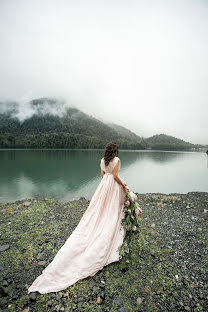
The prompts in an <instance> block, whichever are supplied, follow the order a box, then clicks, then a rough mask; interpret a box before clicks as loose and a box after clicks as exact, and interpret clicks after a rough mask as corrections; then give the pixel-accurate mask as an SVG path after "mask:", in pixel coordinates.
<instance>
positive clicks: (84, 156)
mask: <svg viewBox="0 0 208 312" xmlns="http://www.w3.org/2000/svg"><path fill="white" fill-rule="evenodd" d="M102 157H103V150H1V151H0V201H1V202H3V201H15V200H17V199H22V198H29V197H55V198H57V199H59V200H62V201H68V200H71V199H73V198H79V197H80V196H85V197H86V198H88V199H90V198H91V197H92V195H93V194H94V192H95V190H96V188H97V187H98V185H99V183H100V181H101V176H100V159H101V158H102ZM119 157H120V159H121V171H120V175H121V177H122V178H123V179H124V180H126V182H127V183H128V185H129V187H130V189H132V190H134V191H138V192H141V193H146V192H161V193H170V192H179V193H186V192H189V191H207V186H208V183H207V173H208V170H207V163H206V162H207V156H206V154H204V153H194V152H193V153H192V152H191V153H190V152H165V151H120V152H119Z"/></svg>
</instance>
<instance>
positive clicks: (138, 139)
mask: <svg viewBox="0 0 208 312" xmlns="http://www.w3.org/2000/svg"><path fill="white" fill-rule="evenodd" d="M107 125H108V126H109V127H111V128H112V129H114V130H115V131H116V132H117V133H118V134H119V135H121V136H123V137H124V138H126V139H128V140H132V141H135V142H141V141H142V139H141V137H140V136H138V135H136V134H135V133H134V132H132V131H130V130H129V129H126V128H125V127H123V126H119V125H116V124H114V123H108V124H107Z"/></svg>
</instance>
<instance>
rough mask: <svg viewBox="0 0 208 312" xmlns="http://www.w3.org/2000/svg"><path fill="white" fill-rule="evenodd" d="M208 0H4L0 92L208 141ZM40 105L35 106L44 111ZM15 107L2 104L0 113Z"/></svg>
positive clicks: (24, 106) (24, 104)
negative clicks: (46, 99) (43, 99)
mask: <svg viewBox="0 0 208 312" xmlns="http://www.w3.org/2000/svg"><path fill="white" fill-rule="evenodd" d="M207 31H208V2H207V1H202V0H175V1H172V0H170V1H168V0H158V1H154V0H151V1H150V0H145V1H136V0H135V1H133V0H129V1H122V0H121V1H116V0H115V1H108V0H106V1H99V0H97V1H79V0H77V1H66V0H60V1H58V0H57V1H55V0H44V1H41V0H34V1H33V0H31V1H26V0H19V1H18V0H13V1H8V0H1V2H0V42H1V49H0V51H1V52H0V69H1V70H0V100H1V101H2V102H4V101H10V100H12V101H15V102H17V103H18V106H17V107H16V113H15V114H16V115H15V116H17V117H18V118H19V119H20V120H21V121H23V120H24V119H26V118H29V117H30V116H32V115H33V114H34V113H36V111H35V110H36V109H38V108H34V107H32V106H31V104H30V101H31V100H32V99H36V98H40V97H53V98H57V99H62V100H59V103H61V105H58V106H57V107H56V106H53V108H52V109H50V107H47V105H46V106H45V109H46V111H43V112H42V113H47V110H48V111H50V112H51V113H52V114H54V115H56V114H58V115H62V114H64V112H65V110H66V108H67V107H68V106H75V107H77V108H78V109H80V110H82V111H83V112H85V113H88V114H90V115H92V116H94V117H96V118H98V119H100V120H101V121H104V122H114V123H117V124H120V125H123V126H124V127H127V128H128V129H130V130H131V131H134V132H135V133H136V134H138V135H140V136H144V137H149V136H151V135H154V134H159V133H165V134H168V135H172V136H175V137H178V138H181V139H183V140H185V141H189V142H190V143H201V144H207V143H208V137H207V133H208V126H207V120H206V119H207V116H208V105H207V100H208V88H207V85H208V60H207V55H208V39H207V37H208V36H207ZM40 109H41V108H40V107H39V110H40ZM3 110H4V111H6V110H9V107H8V103H7V105H5V104H1V111H3Z"/></svg>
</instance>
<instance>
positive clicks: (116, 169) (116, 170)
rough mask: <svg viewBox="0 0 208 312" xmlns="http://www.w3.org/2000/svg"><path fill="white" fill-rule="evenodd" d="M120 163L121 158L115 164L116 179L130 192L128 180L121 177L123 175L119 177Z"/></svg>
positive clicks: (114, 173)
mask: <svg viewBox="0 0 208 312" xmlns="http://www.w3.org/2000/svg"><path fill="white" fill-rule="evenodd" d="M119 163H120V159H119V160H118V162H117V164H116V165H115V167H114V170H113V175H114V179H115V180H116V181H117V182H118V183H120V184H121V185H122V186H123V188H124V189H125V190H126V191H127V192H129V188H128V186H127V184H126V182H125V181H124V180H123V179H121V177H119V175H118V168H119Z"/></svg>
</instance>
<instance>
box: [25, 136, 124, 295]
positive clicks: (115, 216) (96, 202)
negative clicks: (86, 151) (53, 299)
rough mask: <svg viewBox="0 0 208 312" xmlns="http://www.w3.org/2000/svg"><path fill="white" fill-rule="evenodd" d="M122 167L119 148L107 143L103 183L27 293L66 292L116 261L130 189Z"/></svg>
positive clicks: (102, 163) (102, 165) (102, 167)
mask: <svg viewBox="0 0 208 312" xmlns="http://www.w3.org/2000/svg"><path fill="white" fill-rule="evenodd" d="M120 166H121V162H120V159H119V158H118V145H117V144H116V143H115V142H109V143H108V144H106V146H105V153H104V157H103V158H102V159H101V162H100V167H101V175H102V180H101V182H100V184H99V185H98V187H97V189H96V191H95V193H94V195H93V197H92V199H91V201H90V203H89V206H88V208H87V209H86V211H85V213H84V214H83V216H82V218H81V220H80V222H79V224H78V225H77V227H76V228H75V230H74V231H73V232H72V234H71V235H70V236H69V238H68V239H67V240H66V242H65V243H64V245H63V246H62V247H61V249H60V250H59V251H58V253H57V254H56V256H55V257H54V259H53V260H52V262H51V263H50V264H49V265H48V266H47V267H46V268H45V269H44V270H43V271H42V274H41V275H40V276H38V277H37V278H36V279H35V280H34V282H33V284H32V285H31V286H30V287H29V288H28V293H30V292H34V291H38V292H39V293H41V294H46V293H50V292H57V291H60V290H64V289H66V288H67V287H68V286H70V285H73V284H74V283H76V282H77V281H78V280H80V279H84V278H86V277H88V276H93V275H95V274H96V273H97V272H98V271H99V270H102V268H103V267H104V266H106V265H108V264H109V263H111V262H115V261H119V249H120V247H121V245H122V243H123V239H124V236H125V229H124V227H123V226H122V225H121V221H122V215H123V204H124V200H125V194H126V192H129V188H128V186H127V185H126V183H125V181H124V180H123V179H121V177H120V176H119V175H118V172H119V169H120Z"/></svg>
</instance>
